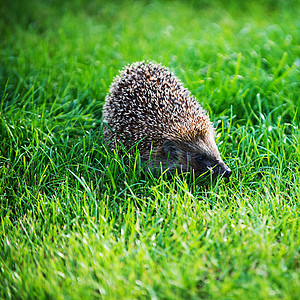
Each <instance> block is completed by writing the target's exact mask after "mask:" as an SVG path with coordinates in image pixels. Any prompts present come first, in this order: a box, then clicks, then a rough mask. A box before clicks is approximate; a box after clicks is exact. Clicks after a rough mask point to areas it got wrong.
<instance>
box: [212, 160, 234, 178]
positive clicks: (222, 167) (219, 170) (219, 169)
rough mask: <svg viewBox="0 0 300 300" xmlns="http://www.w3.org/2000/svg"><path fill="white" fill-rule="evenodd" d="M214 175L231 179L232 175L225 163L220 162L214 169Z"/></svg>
mask: <svg viewBox="0 0 300 300" xmlns="http://www.w3.org/2000/svg"><path fill="white" fill-rule="evenodd" d="M213 171H214V175H216V176H218V175H222V176H223V177H226V178H229V177H230V176H231V174H232V171H231V170H230V168H229V167H228V166H227V165H226V164H225V163H224V162H223V161H221V162H219V163H218V164H217V165H216V167H215V168H214V169H213Z"/></svg>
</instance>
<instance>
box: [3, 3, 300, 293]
mask: <svg viewBox="0 0 300 300" xmlns="http://www.w3.org/2000/svg"><path fill="white" fill-rule="evenodd" d="M251 3H252V4H247V3H244V4H243V3H240V2H231V4H227V5H226V6H225V5H223V4H222V3H221V2H219V1H216V2H214V3H210V2H208V1H203V2H201V3H200V4H199V3H198V2H192V1H191V2H189V3H181V2H179V1H178V2H177V1H172V2H171V1H166V2H160V1H154V2H143V1H135V2H124V3H123V2H122V3H121V2H120V3H119V2H118V3H117V2H110V3H104V2H103V3H102V2H101V1H92V2H90V3H89V4H85V3H84V1H72V2H68V1H65V2H63V3H60V2H57V1H54V2H51V3H50V2H48V1H30V2H29V4H28V3H27V4H26V5H25V4H23V2H19V1H12V2H11V3H6V4H5V5H1V6H0V12H1V15H2V16H3V18H2V19H1V20H0V29H1V33H2V35H1V40H0V92H1V95H0V96H1V98H0V99H1V101H0V138H1V139H0V203H1V219H0V241H1V242H0V243H1V255H0V296H1V298H13V299H20V298H22V299H24V298H25V299H26V298H27V299H32V298H38V299H41V298H52V299H65V298H89V297H95V298H96V297H97V298H99V297H100V298H112V299H121V298H143V297H145V298H154V299H155V298H156V297H157V298H168V299H174V298H184V299H186V298H188V299H189V298H214V299H219V298H221V299H222V298H223V299H224V298H226V299H228V298H230V299H231V298H239V299H247V298H263V299H264V298H270V297H275V298H287V299H293V298H294V299H297V298H298V297H299V294H300V276H299V274H300V270H299V263H300V253H299V249H300V242H299V241H300V233H299V232H300V231H299V226H300V221H299V198H300V188H299V186H300V175H299V174H300V170H299V168H300V167H299V161H300V147H299V139H300V132H299V112H298V109H299V107H300V100H299V99H300V97H299V82H300V77H299V44H300V43H299V37H300V34H299V26H298V24H297V18H298V14H297V5H296V4H295V3H296V2H295V3H294V2H292V1H285V2H281V1H277V2H276V1H275V2H274V1H266V3H265V5H264V6H261V5H260V4H259V3H254V2H251ZM142 59H146V60H147V59H149V60H154V61H157V62H161V63H163V64H164V65H166V66H168V67H169V68H170V69H171V70H172V71H174V72H175V74H176V75H177V76H178V77H179V78H180V79H181V80H182V81H183V82H184V85H185V86H186V87H187V88H189V90H190V91H191V92H192V94H193V95H195V96H196V97H197V99H198V100H199V102H200V103H201V104H202V105H203V107H204V108H205V109H206V110H207V111H208V112H209V114H210V116H211V119H212V121H213V122H214V124H215V127H216V140H217V143H218V145H219V149H220V152H221V155H222V157H223V158H224V161H225V162H226V163H227V164H228V165H229V166H230V168H231V169H232V170H233V175H232V176H231V178H230V181H229V182H227V181H225V180H223V179H221V180H217V181H215V182H210V181H207V182H205V183H204V184H203V182H202V181H201V179H198V180H196V181H191V180H190V177H189V175H188V174H187V175H182V174H179V175H178V174H176V175H174V176H171V177H170V176H167V174H162V175H161V176H159V175H157V176H154V175H153V174H151V173H147V172H146V171H145V170H144V169H142V166H141V162H140V159H139V154H136V152H135V151H134V150H132V151H128V152H126V151H125V150H121V151H119V152H112V151H110V150H109V149H108V148H107V147H106V146H105V144H104V140H103V135H102V122H101V116H102V106H103V103H104V98H105V95H106V93H107V91H108V88H109V85H110V83H111V81H112V79H113V77H114V76H115V75H116V74H117V72H118V70H119V69H120V68H122V66H124V65H126V64H127V63H131V62H133V61H138V60H142Z"/></svg>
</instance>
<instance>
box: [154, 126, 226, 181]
mask: <svg viewBox="0 0 300 300" xmlns="http://www.w3.org/2000/svg"><path fill="white" fill-rule="evenodd" d="M159 159H160V162H161V163H162V164H163V166H164V167H166V168H168V169H169V170H170V171H171V172H174V171H175V170H178V171H179V172H180V171H181V170H182V171H184V172H185V171H194V173H195V176H196V177H198V176H200V175H204V176H205V175H210V174H212V176H213V177H217V176H224V177H227V178H228V177H230V176H231V173H232V172H231V170H230V168H229V167H228V166H227V165H226V164H225V163H224V162H223V160H222V158H221V156H220V153H219V150H218V148H217V145H216V142H215V139H214V130H213V128H212V127H210V128H209V130H207V131H206V132H205V133H204V134H201V135H198V136H197V138H194V139H193V140H189V139H188V140H184V139H180V140H174V139H166V140H165V141H164V143H163V145H162V147H161V151H160V157H159Z"/></svg>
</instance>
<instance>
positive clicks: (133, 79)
mask: <svg viewBox="0 0 300 300" xmlns="http://www.w3.org/2000/svg"><path fill="white" fill-rule="evenodd" d="M103 122H104V124H105V125H106V126H104V131H103V134H104V138H105V141H106V142H107V143H108V144H109V146H110V147H111V148H112V149H115V148H116V147H118V145H120V143H121V144H123V145H124V146H125V147H132V146H135V145H136V147H137V148H138V150H139V153H140V157H141V160H142V161H143V162H147V161H153V163H152V167H153V168H154V169H156V170H168V171H169V172H171V173H175V172H176V170H177V171H178V172H194V174H195V176H197V177H198V176H200V175H204V174H212V176H213V177H217V176H219V175H222V176H224V177H227V178H228V177H230V175H231V173H232V172H231V170H230V168H229V167H228V166H227V165H226V164H225V163H224V162H223V160H222V159H221V156H220V153H219V151H218V148H217V145H216V142H215V138H214V137H215V131H214V127H213V125H212V123H211V121H210V119H209V116H208V113H207V112H206V111H205V110H204V109H203V108H202V107H201V106H200V104H199V102H198V101H197V100H196V98H195V97H194V96H192V95H191V93H190V92H189V91H188V90H187V89H186V88H184V86H183V84H182V82H181V81H180V80H179V79H178V78H177V77H176V76H175V75H174V74H173V73H171V72H170V71H169V69H168V68H166V67H164V66H163V65H161V64H157V63H154V62H148V61H147V62H145V61H142V62H135V63H133V64H130V65H128V66H126V67H124V68H123V70H121V71H120V72H119V75H117V76H116V77H115V78H114V80H113V82H112V84H111V86H110V89H109V92H108V94H107V96H106V99H105V103H104V107H103Z"/></svg>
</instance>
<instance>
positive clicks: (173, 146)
mask: <svg viewBox="0 0 300 300" xmlns="http://www.w3.org/2000/svg"><path fill="white" fill-rule="evenodd" d="M163 147H164V152H165V155H166V157H169V158H176V157H177V154H178V145H177V143H176V142H175V141H172V140H165V142H164V145H163Z"/></svg>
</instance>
